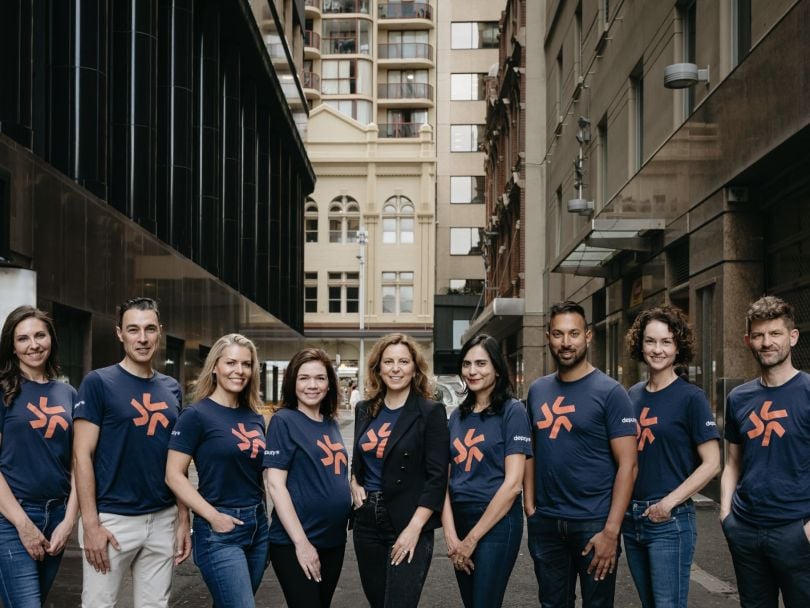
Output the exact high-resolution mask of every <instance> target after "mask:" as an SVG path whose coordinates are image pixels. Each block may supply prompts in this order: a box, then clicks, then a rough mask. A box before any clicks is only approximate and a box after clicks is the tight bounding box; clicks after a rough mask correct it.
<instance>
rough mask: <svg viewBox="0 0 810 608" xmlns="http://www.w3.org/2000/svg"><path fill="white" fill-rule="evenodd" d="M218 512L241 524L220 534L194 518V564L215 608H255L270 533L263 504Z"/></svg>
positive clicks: (224, 509)
mask: <svg viewBox="0 0 810 608" xmlns="http://www.w3.org/2000/svg"><path fill="white" fill-rule="evenodd" d="M216 509H217V511H219V512H220V513H225V514H227V515H230V516H232V517H235V518H237V519H239V520H241V521H243V522H244V524H243V525H241V526H235V527H234V529H233V530H231V531H230V532H225V533H219V532H214V531H213V530H212V529H211V525H210V524H209V523H208V522H207V521H206V520H205V519H203V518H202V517H199V516H196V515H195V517H194V543H193V547H194V563H195V564H197V567H198V568H199V569H200V573H201V574H202V577H203V580H204V581H205V584H206V586H207V587H208V590H209V591H210V592H211V597H212V598H213V600H214V607H215V608H254V606H255V605H256V603H255V601H254V599H253V596H254V595H256V590H257V589H258V588H259V584H260V583H261V582H262V576H263V575H264V569H265V567H266V566H267V550H268V543H269V540H270V532H269V530H268V527H267V512H266V510H265V506H264V503H260V504H258V505H253V506H252V507H244V508H239V509H227V508H224V507H217V508H216Z"/></svg>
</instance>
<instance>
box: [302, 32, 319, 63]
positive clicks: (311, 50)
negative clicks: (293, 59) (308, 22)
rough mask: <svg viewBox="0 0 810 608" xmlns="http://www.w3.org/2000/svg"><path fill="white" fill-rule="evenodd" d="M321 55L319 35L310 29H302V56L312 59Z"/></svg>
mask: <svg viewBox="0 0 810 608" xmlns="http://www.w3.org/2000/svg"><path fill="white" fill-rule="evenodd" d="M320 56H321V35H320V34H319V33H318V32H313V31H312V30H304V58H305V59H314V58H317V57H320Z"/></svg>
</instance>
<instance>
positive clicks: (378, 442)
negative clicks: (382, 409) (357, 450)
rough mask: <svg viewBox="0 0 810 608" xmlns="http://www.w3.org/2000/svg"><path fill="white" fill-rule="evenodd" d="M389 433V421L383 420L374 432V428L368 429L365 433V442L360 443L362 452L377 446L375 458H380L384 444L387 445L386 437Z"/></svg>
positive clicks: (383, 450) (383, 451)
mask: <svg viewBox="0 0 810 608" xmlns="http://www.w3.org/2000/svg"><path fill="white" fill-rule="evenodd" d="M390 435H391V423H390V422H385V423H383V425H382V426H381V427H380V430H379V431H377V432H376V433H375V432H374V429H369V430H368V432H367V433H366V437H367V438H368V441H366V442H365V443H361V444H360V447H361V448H362V449H363V451H364V452H370V451H371V450H373V449H374V448H377V453H376V454H375V456H376V457H377V458H382V457H383V454H384V453H385V446H386V445H388V437H389V436H390Z"/></svg>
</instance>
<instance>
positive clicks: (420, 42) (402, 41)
mask: <svg viewBox="0 0 810 608" xmlns="http://www.w3.org/2000/svg"><path fill="white" fill-rule="evenodd" d="M428 42H429V38H428V33H427V32H426V31H424V30H421V31H403V32H388V44H380V45H379V49H378V52H379V56H380V59H415V58H419V59H433V48H432V47H431V46H430V44H428Z"/></svg>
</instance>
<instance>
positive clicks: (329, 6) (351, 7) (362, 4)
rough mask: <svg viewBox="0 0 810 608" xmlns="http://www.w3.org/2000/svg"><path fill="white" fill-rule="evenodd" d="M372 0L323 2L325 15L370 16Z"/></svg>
mask: <svg viewBox="0 0 810 608" xmlns="http://www.w3.org/2000/svg"><path fill="white" fill-rule="evenodd" d="M370 6H371V0H323V12H324V13H362V14H364V15H368V14H369V7H370Z"/></svg>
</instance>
